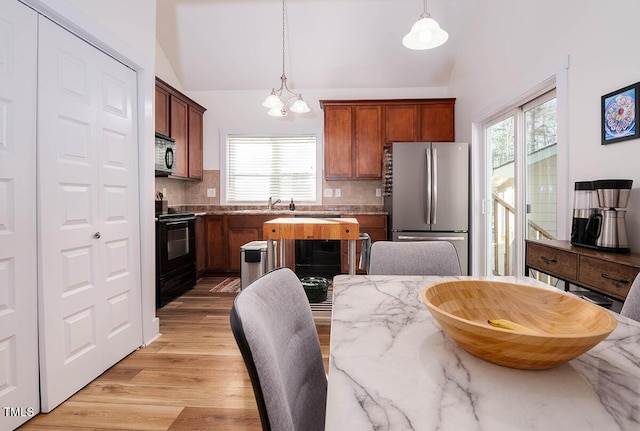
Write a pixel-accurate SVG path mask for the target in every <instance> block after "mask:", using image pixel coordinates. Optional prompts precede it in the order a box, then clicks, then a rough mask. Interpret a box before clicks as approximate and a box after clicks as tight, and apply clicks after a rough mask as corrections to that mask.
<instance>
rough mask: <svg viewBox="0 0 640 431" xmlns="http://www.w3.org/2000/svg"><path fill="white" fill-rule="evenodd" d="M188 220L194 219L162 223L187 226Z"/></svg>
mask: <svg viewBox="0 0 640 431" xmlns="http://www.w3.org/2000/svg"><path fill="white" fill-rule="evenodd" d="M190 220H195V219H181V220H174V221H169V222H164V224H165V226H176V225H184V226H186V227H188V226H189V221H190Z"/></svg>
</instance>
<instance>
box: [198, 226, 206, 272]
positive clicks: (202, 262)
mask: <svg viewBox="0 0 640 431" xmlns="http://www.w3.org/2000/svg"><path fill="white" fill-rule="evenodd" d="M206 265H207V224H206V222H205V220H204V216H198V217H196V276H197V277H198V278H200V277H201V276H202V274H203V273H204V271H205V269H206Z"/></svg>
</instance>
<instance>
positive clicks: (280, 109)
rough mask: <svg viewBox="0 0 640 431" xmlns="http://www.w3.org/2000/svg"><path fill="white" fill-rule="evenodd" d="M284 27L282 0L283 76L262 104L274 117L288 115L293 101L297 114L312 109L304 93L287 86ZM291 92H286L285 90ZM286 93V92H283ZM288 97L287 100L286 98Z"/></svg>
mask: <svg viewBox="0 0 640 431" xmlns="http://www.w3.org/2000/svg"><path fill="white" fill-rule="evenodd" d="M284 29H285V8H284V0H282V76H281V77H280V88H278V89H275V88H272V89H271V94H270V95H269V96H267V98H266V99H265V100H264V102H262V106H264V107H265V108H269V112H267V114H269V115H271V116H272V117H284V116H286V115H287V106H288V105H289V104H290V103H291V102H293V104H292V105H291V107H290V108H289V110H290V111H291V112H295V113H297V114H304V113H305V112H309V111H311V109H310V108H309V105H307V102H305V101H304V99H303V98H302V94H300V93H296V92H295V91H291V90H289V87H288V86H287V75H285V73H284ZM285 91H286V92H287V93H289V94H286V93H284V92H285ZM283 93H284V94H283ZM285 99H286V100H285Z"/></svg>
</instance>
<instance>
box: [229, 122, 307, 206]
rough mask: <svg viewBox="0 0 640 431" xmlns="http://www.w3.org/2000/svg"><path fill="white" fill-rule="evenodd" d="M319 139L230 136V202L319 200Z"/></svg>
mask: <svg viewBox="0 0 640 431" xmlns="http://www.w3.org/2000/svg"><path fill="white" fill-rule="evenodd" d="M316 140H317V139H316V136H315V135H311V134H310V135H295V136H247V135H227V184H226V186H227V202H228V203H249V202H261V203H263V202H266V200H267V199H268V198H269V196H272V197H273V198H274V199H276V198H279V199H282V202H284V203H286V202H288V201H289V200H290V199H293V200H294V201H295V202H315V200H316V175H317V173H316V172H317V161H316V144H317V143H316Z"/></svg>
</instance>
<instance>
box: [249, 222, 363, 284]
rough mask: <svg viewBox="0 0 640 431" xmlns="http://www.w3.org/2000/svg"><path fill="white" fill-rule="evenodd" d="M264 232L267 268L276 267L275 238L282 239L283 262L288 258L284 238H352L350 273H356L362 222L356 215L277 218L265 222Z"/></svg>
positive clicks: (343, 239)
mask: <svg viewBox="0 0 640 431" xmlns="http://www.w3.org/2000/svg"><path fill="white" fill-rule="evenodd" d="M262 234H263V236H264V239H266V240H267V241H268V244H267V268H268V269H269V270H271V269H273V268H275V267H276V263H277V262H276V259H275V256H274V255H273V241H278V240H279V241H280V244H279V245H278V251H279V255H280V265H281V266H284V262H285V256H286V254H285V240H288V239H293V240H295V239H332V240H341V241H349V274H351V275H354V274H355V273H356V241H357V240H358V237H359V235H360V226H359V224H358V220H357V219H355V218H307V217H301V218H290V217H287V218H277V219H274V220H269V221H266V222H264V224H263V226H262Z"/></svg>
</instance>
